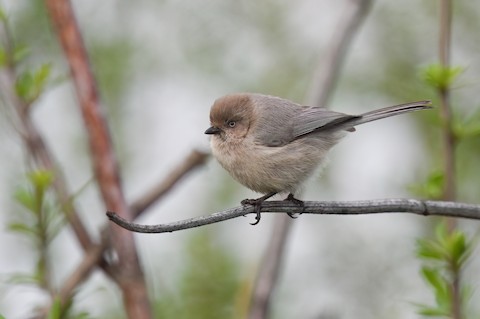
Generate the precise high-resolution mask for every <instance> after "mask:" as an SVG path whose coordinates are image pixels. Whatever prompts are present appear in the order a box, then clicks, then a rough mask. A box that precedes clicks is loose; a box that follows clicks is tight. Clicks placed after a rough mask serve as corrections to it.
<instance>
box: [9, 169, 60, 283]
mask: <svg viewBox="0 0 480 319" xmlns="http://www.w3.org/2000/svg"><path fill="white" fill-rule="evenodd" d="M53 180H54V176H53V174H52V173H51V172H49V171H43V170H38V171H33V172H30V173H29V174H28V175H27V181H28V184H27V186H26V187H22V188H19V189H18V190H17V191H16V193H15V199H16V201H17V203H19V204H20V205H21V206H22V207H23V209H22V210H21V211H20V212H19V213H18V215H17V217H16V218H15V219H16V221H14V222H11V223H10V224H9V227H8V228H9V230H10V231H13V232H15V233H17V234H19V235H21V236H23V237H25V238H27V239H28V240H29V241H30V242H31V243H32V244H33V246H34V248H35V250H36V251H37V252H39V256H38V259H37V262H36V267H35V271H34V273H33V274H17V275H13V276H12V278H11V280H12V281H14V282H16V283H29V284H36V285H39V286H40V287H44V286H46V285H47V281H48V258H47V250H48V246H49V244H50V243H51V242H52V240H53V239H54V238H55V237H56V236H57V234H58V233H59V231H60V230H61V229H62V227H63V226H64V224H65V221H64V218H63V215H61V214H59V211H58V209H56V208H55V206H54V204H53V202H52V198H51V194H50V191H49V190H50V187H51V185H52V183H53Z"/></svg>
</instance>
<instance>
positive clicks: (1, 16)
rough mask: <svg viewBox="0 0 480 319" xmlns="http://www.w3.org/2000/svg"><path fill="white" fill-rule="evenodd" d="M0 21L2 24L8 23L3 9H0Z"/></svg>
mask: <svg viewBox="0 0 480 319" xmlns="http://www.w3.org/2000/svg"><path fill="white" fill-rule="evenodd" d="M0 21H2V22H3V23H6V22H7V21H8V17H7V14H6V13H5V10H3V8H0Z"/></svg>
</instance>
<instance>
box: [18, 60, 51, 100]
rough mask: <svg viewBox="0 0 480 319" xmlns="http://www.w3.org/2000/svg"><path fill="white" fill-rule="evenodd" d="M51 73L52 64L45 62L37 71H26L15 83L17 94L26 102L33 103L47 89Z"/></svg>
mask: <svg viewBox="0 0 480 319" xmlns="http://www.w3.org/2000/svg"><path fill="white" fill-rule="evenodd" d="M50 73H51V65H50V64H43V65H42V66H40V67H39V68H38V69H37V70H35V71H30V70H26V71H24V72H23V73H21V74H20V75H19V76H18V77H17V81H16V83H15V90H16V93H17V95H18V96H19V97H20V98H21V99H22V100H23V101H25V102H26V103H28V104H30V103H32V102H33V101H35V100H36V99H37V98H38V97H39V96H40V94H41V93H42V92H43V90H44V89H45V86H46V84H47V81H48V79H49V77H50Z"/></svg>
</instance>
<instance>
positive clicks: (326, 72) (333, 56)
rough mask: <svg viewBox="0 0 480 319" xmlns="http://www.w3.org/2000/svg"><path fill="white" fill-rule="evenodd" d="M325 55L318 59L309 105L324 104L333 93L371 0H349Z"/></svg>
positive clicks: (308, 99)
mask: <svg viewBox="0 0 480 319" xmlns="http://www.w3.org/2000/svg"><path fill="white" fill-rule="evenodd" d="M347 2H348V3H347V4H346V5H347V7H346V9H345V11H344V12H343V16H342V18H341V19H340V20H339V25H338V27H337V28H335V30H336V32H335V35H334V36H333V37H332V42H331V43H330V44H329V45H328V47H329V48H330V49H329V51H328V52H327V54H326V56H322V58H321V60H320V61H319V63H318V65H319V67H318V68H317V70H316V72H315V74H314V78H313V81H312V85H311V89H310V90H309V96H308V98H307V101H308V103H309V105H315V106H326V105H327V103H328V100H329V99H330V96H331V95H332V94H333V91H334V88H335V85H336V84H337V80H338V77H339V75H340V71H341V67H342V64H343V61H344V59H345V56H346V55H347V51H348V49H349V47H350V45H351V44H352V42H353V38H354V37H355V35H356V34H357V31H358V29H359V28H360V25H361V24H362V22H363V21H364V19H365V17H366V16H367V14H368V12H369V9H370V7H371V4H372V0H349V1H347Z"/></svg>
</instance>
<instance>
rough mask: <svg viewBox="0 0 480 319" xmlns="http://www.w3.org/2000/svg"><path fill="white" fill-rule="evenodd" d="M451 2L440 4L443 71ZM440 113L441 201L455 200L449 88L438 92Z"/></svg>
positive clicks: (447, 53) (446, 65) (447, 52)
mask: <svg viewBox="0 0 480 319" xmlns="http://www.w3.org/2000/svg"><path fill="white" fill-rule="evenodd" d="M451 25H452V2H451V0H442V1H441V2H440V40H439V58H440V64H441V65H442V67H443V68H444V69H449V68H450V41H451V34H452V30H451V28H452V26H451ZM439 96H440V112H441V116H442V120H443V130H442V134H443V145H444V146H443V148H444V159H445V185H444V187H445V188H444V191H443V198H442V199H443V200H450V201H452V200H455V184H456V182H455V175H456V174H455V148H456V140H455V134H454V132H453V115H452V108H451V105H450V88H449V87H442V88H440V90H439Z"/></svg>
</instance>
